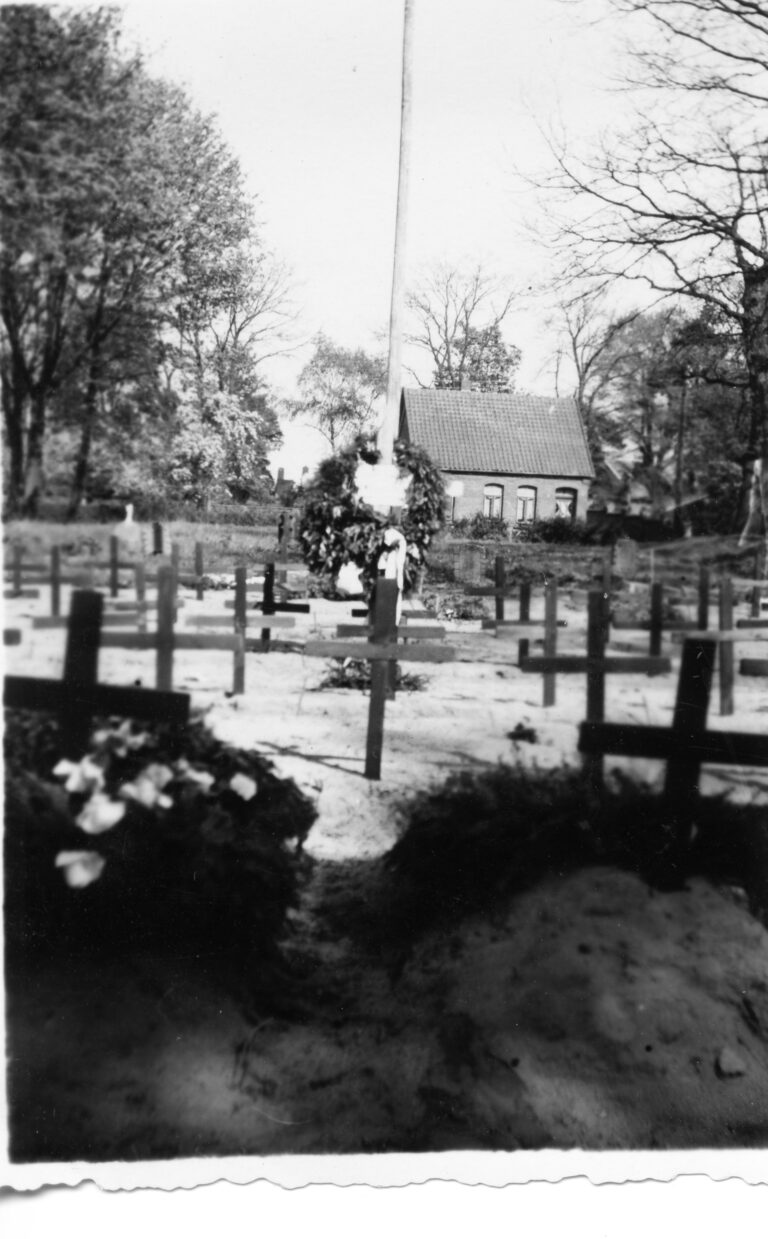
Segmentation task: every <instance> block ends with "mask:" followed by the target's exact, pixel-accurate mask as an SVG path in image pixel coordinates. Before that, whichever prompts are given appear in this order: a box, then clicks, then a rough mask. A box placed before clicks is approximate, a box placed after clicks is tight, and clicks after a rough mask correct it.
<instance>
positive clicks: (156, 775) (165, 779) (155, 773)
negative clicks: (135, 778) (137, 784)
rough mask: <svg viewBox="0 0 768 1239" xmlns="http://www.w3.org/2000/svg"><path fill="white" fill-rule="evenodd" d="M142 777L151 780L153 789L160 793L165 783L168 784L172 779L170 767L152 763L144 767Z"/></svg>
mask: <svg viewBox="0 0 768 1239" xmlns="http://www.w3.org/2000/svg"><path fill="white" fill-rule="evenodd" d="M141 774H142V776H145V777H146V778H148V779H151V780H152V782H153V783H154V785H155V787H157V788H158V789H159V790H160V791H162V790H163V788H164V787H165V785H166V784H167V783H170V781H171V779H172V778H173V771H172V770H171V767H170V766H163V765H161V764H160V762H156V761H153V762H151V763H150V765H149V766H145V767H144V769H143V770H142V772H141Z"/></svg>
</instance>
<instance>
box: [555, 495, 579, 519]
mask: <svg viewBox="0 0 768 1239" xmlns="http://www.w3.org/2000/svg"><path fill="white" fill-rule="evenodd" d="M555 516H557V517H560V518H561V519H562V520H564V521H572V520H575V519H576V491H575V490H574V489H573V487H571V486H558V488H557V490H556V491H555Z"/></svg>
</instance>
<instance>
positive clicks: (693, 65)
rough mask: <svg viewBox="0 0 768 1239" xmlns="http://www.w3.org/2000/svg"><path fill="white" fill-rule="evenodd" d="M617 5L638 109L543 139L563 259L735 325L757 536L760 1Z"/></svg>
mask: <svg viewBox="0 0 768 1239" xmlns="http://www.w3.org/2000/svg"><path fill="white" fill-rule="evenodd" d="M614 4H615V6H616V7H617V8H618V9H619V10H620V11H622V13H625V14H628V15H629V16H631V17H633V18H635V19H637V21H638V23H639V30H640V37H641V38H642V39H643V42H642V44H641V46H640V47H639V49H635V50H634V52H633V57H634V58H633V61H632V65H633V73H634V75H635V76H634V77H633V76H632V75H630V77H629V79H628V80H629V81H630V82H631V84H632V85H633V86H634V87H635V88H636V89H638V90H639V93H638V109H637V115H636V118H635V123H634V125H633V127H632V129H631V131H630V132H629V133H625V134H622V135H616V136H615V139H614V140H612V141H608V140H606V139H604V140H603V142H602V144H601V146H600V147H599V149H598V150H597V151H595V152H594V153H593V154H592V155H591V156H587V157H578V156H577V155H574V154H573V153H571V152H570V151H569V150H568V146H567V143H565V142H564V141H553V143H552V149H553V151H554V154H555V161H556V170H555V171H554V172H553V174H552V176H551V178H550V180H549V182H548V183H549V186H550V187H551V188H554V189H559V190H561V191H565V192H566V194H567V199H568V214H567V216H564V217H563V220H562V222H561V227H560V233H559V237H560V242H561V244H562V245H563V246H564V247H565V249H566V251H567V252H566V264H565V265H566V267H567V271H568V275H569V277H570V278H580V277H585V276H588V277H589V278H590V279H594V278H595V276H596V275H597V274H599V275H600V276H601V277H602V278H603V279H606V278H617V277H618V278H622V279H640V280H643V281H645V282H646V283H647V284H649V285H650V286H651V287H652V288H653V289H654V290H656V291H657V292H659V293H661V294H668V295H670V296H679V295H681V294H682V295H684V296H685V297H689V298H693V299H694V300H697V301H699V302H704V303H709V304H710V305H714V306H716V307H717V308H718V309H719V311H720V312H721V313H722V314H724V315H725V316H726V317H728V318H730V319H731V320H732V321H734V322H735V323H736V324H737V325H738V328H739V330H740V332H741V336H742V340H743V349H744V359H745V363H746V369H747V374H748V379H749V386H750V394H751V408H752V426H751V430H750V443H749V454H750V457H751V461H752V462H753V463H752V465H751V469H752V488H751V502H750V516H749V519H748V521H747V525H746V528H745V530H744V533H745V534H747V533H755V532H758V531H759V530H760V529H764V528H765V527H766V520H765V514H766V512H768V161H767V159H766V154H767V150H766V141H767V139H768V133H767V132H766V124H765V116H764V111H765V110H764V106H763V105H764V103H765V101H766V100H768V3H763V2H762V0H695V2H694V0H614ZM658 35H662V36H663V38H659V37H657V36H658ZM655 36H656V37H655Z"/></svg>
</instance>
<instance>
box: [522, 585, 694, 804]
mask: <svg viewBox="0 0 768 1239" xmlns="http://www.w3.org/2000/svg"><path fill="white" fill-rule="evenodd" d="M606 635H607V607H606V599H605V594H604V593H603V591H602V590H597V589H593V590H590V591H589V595H588V599H587V652H586V655H583V654H557V655H548V654H546V653H545V654H544V655H543V656H540V657H533V658H529V657H525V656H524V657H521V658H520V660H519V666H520V670H521V671H542V672H544V673H545V674H547V673H549V674H550V675H553V676H554V674H555V673H556V672H565V673H570V672H580V673H582V674H583V673H584V672H586V675H587V719H588V721H589V722H599V721H601V720H602V719H603V718H604V716H605V677H606V675H611V674H615V673H616V672H622V673H624V674H632V673H637V674H640V673H642V674H645V675H661V674H662V673H664V672H666V671H670V670H671V669H672V664H671V662H670V660H669V659H668V658H660V657H651V656H650V655H648V656H646V657H629V656H627V657H625V656H623V655H612V656H611V657H606V653H605V645H606ZM544 704H545V705H553V704H554V692H553V694H552V700H551V701H548V702H545V703H544ZM595 778H596V780H599V771H597V769H596V770H595Z"/></svg>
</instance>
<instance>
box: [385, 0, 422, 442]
mask: <svg viewBox="0 0 768 1239" xmlns="http://www.w3.org/2000/svg"><path fill="white" fill-rule="evenodd" d="M414 3H415V0H404V11H403V80H402V96H401V108H400V160H399V170H398V178H397V213H396V216H395V252H394V258H393V262H392V302H391V306H390V312H389V366H388V369H387V403H386V408H385V410H384V417H383V419H382V423H381V426H380V427H379V431H378V435H377V438H376V446H377V447H378V449H379V452H380V453H381V459H382V462H383V463H384V464H391V463H392V446H393V444H394V441H395V437H396V434H397V426H398V421H399V418H400V389H401V384H402V379H401V373H402V346H403V319H404V310H405V242H406V223H407V215H408V179H409V171H410V167H409V165H410V148H411V94H412V83H413V37H412V36H413V9H414Z"/></svg>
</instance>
